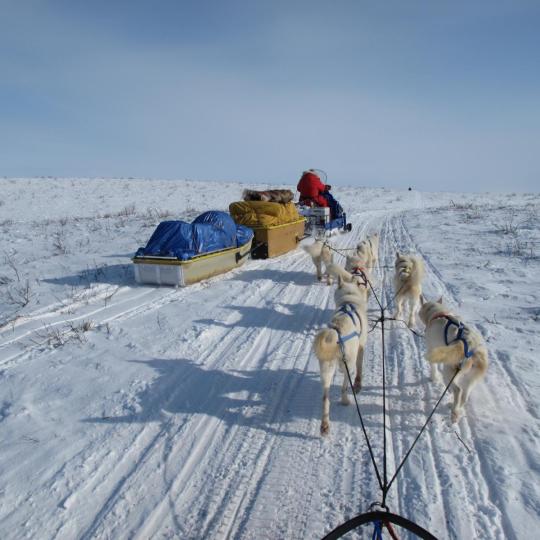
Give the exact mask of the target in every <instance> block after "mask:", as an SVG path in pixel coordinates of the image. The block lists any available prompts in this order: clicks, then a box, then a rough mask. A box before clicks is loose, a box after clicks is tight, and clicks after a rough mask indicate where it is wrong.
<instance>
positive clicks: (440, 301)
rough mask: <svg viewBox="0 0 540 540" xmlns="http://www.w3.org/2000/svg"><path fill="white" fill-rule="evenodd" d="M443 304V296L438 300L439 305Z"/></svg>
mask: <svg viewBox="0 0 540 540" xmlns="http://www.w3.org/2000/svg"><path fill="white" fill-rule="evenodd" d="M442 303H443V297H442V295H441V297H440V298H439V299H438V300H437V304H442Z"/></svg>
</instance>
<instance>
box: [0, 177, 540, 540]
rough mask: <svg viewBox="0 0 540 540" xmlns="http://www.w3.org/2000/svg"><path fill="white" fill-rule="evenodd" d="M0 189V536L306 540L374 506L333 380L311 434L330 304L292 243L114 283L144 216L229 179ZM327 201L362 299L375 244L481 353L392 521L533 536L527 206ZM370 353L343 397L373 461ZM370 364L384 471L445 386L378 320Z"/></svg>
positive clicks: (532, 250)
mask: <svg viewBox="0 0 540 540" xmlns="http://www.w3.org/2000/svg"><path fill="white" fill-rule="evenodd" d="M0 187H1V190H0V193H1V195H0V231H2V235H1V237H0V260H1V262H0V381H1V385H0V389H1V390H0V392H1V395H0V445H1V452H0V536H1V537H2V538H5V539H20V538H40V539H46V538H62V539H64V538H141V539H144V538H182V539H187V538H189V539H203V538H204V539H207V538H235V539H236V538H241V539H252V538H253V539H254V538H257V539H261V538H268V539H276V538H287V539H288V538H302V539H304V538H320V537H322V536H323V535H324V534H325V533H327V532H329V531H330V530H332V529H333V528H334V527H335V526H337V525H339V524H340V523H342V522H343V521H345V520H346V519H349V518H351V517H353V516H354V515H357V514H359V513H361V512H363V511H366V510H367V508H368V506H369V504H370V503H372V502H373V501H376V500H379V499H380V496H379V491H378V485H377V481H376V478H375V475H374V473H373V470H372V466H371V463H370V459H369V455H368V452H367V449H366V447H365V443H364V440H363V437H362V433H361V430H360V427H359V422H358V417H357V415H356V411H355V409H354V407H352V406H351V407H341V406H340V405H339V404H338V403H337V401H338V395H339V390H338V387H337V385H338V383H341V379H340V376H339V378H336V380H335V382H334V387H333V388H332V410H331V415H332V431H331V434H330V436H329V437H328V438H326V439H321V437H320V436H319V422H320V400H321V388H320V381H319V374H318V364H317V362H316V359H315V358H314V357H313V355H312V354H311V344H312V341H313V336H314V335H315V333H316V332H317V330H318V329H319V328H320V327H322V326H324V325H325V324H326V323H327V322H328V321H329V319H330V316H331V314H332V311H333V308H334V304H333V289H332V287H328V286H326V285H325V284H322V283H319V282H317V281H316V280H315V276H314V268H313V265H312V263H311V260H310V259H309V257H308V256H307V255H306V254H305V253H304V252H303V251H302V250H296V251H294V252H290V253H288V254H286V255H284V256H282V257H279V258H276V259H271V260H267V261H261V260H257V261H253V260H249V261H247V263H246V264H245V265H244V266H243V267H241V268H240V269H237V270H234V271H232V272H230V273H228V274H225V275H222V276H218V277H216V278H213V279H210V280H207V281H204V282H202V283H199V284H196V285H193V286H190V287H187V288H184V289H174V288H167V287H163V288H157V287H150V286H138V285H136V284H135V281H134V277H133V269H132V265H131V261H130V257H131V256H132V255H133V253H134V252H135V250H136V249H137V248H138V247H140V246H142V245H144V244H145V243H146V241H147V240H148V238H149V236H150V235H151V233H152V232H153V230H154V228H155V226H156V225H157V224H158V223H159V222H160V221H161V220H163V219H186V220H191V219H193V218H194V217H195V216H197V215H198V214H200V213H202V212H203V211H205V210H209V209H220V210H226V209H227V208H228V204H229V203H230V202H232V201H235V200H239V198H240V194H241V192H242V190H243V189H244V188H245V187H246V186H245V185H241V184H237V183H229V184H223V183H213V182H208V183H206V182H205V183H203V182H195V181H172V180H170V181H158V180H114V179H113V180H106V179H32V180H28V179H0ZM249 187H253V188H257V187H262V186H257V185H252V186H249ZM284 187H290V186H284ZM334 192H335V193H334V194H335V196H336V197H337V199H338V200H339V201H340V202H341V203H342V205H343V206H344V207H345V210H346V211H347V213H348V217H349V219H350V221H351V222H352V223H353V230H352V232H351V233H349V234H342V235H337V236H334V237H333V238H332V242H333V244H334V246H335V247H336V248H338V249H339V248H348V247H351V246H355V245H356V243H357V242H358V241H359V240H361V239H363V238H364V237H365V236H366V234H367V233H369V232H374V231H379V232H380V235H381V246H380V252H379V257H380V262H379V264H380V267H379V268H378V269H377V270H376V271H375V278H376V282H377V287H378V290H380V291H381V295H382V297H383V298H386V299H388V300H390V299H391V298H392V294H393V293H392V270H391V269H389V268H386V267H387V266H389V265H392V264H393V261H394V256H395V252H396V250H400V251H405V252H411V253H417V254H420V255H421V256H422V257H423V258H424V260H425V264H426V278H425V285H424V292H425V294H426V296H427V297H429V298H433V297H438V296H439V295H441V294H442V295H443V296H444V298H445V299H446V301H447V302H448V303H449V304H450V305H451V306H452V307H453V308H455V309H456V310H458V311H459V313H461V314H462V315H463V316H464V318H465V319H466V320H467V321H470V322H471V323H472V324H474V325H475V326H476V327H477V328H478V329H479V330H480V332H481V333H482V334H483V336H484V338H485V339H486V341H487V344H488V347H489V351H490V367H489V370H488V374H487V377H486V379H485V381H484V382H482V383H481V384H480V385H479V386H478V387H477V388H475V390H474V391H473V393H472V396H471V401H470V403H469V404H468V406H467V409H466V411H467V414H466V416H465V417H464V418H463V419H462V420H461V421H460V422H459V424H457V425H452V424H451V423H450V412H449V409H448V402H449V399H446V400H445V401H444V402H443V403H442V404H441V407H440V408H439V409H438V411H437V412H436V414H435V415H434V418H433V420H432V422H431V423H430V425H429V427H428V429H427V430H426V432H425V433H424V435H423V437H422V439H421V440H420V442H419V443H418V445H417V447H416V448H415V449H414V451H413V453H412V454H411V458H410V459H409V460H408V461H407V463H406V465H405V467H404V468H403V470H402V472H401V473H400V476H399V477H398V480H397V481H396V484H395V485H394V486H393V487H392V490H391V491H390V493H389V497H388V505H389V507H390V509H391V510H392V511H394V512H396V513H400V514H402V515H404V516H405V517H407V518H409V519H411V520H413V521H415V522H417V523H418V524H420V525H422V526H423V527H425V528H427V529H429V530H430V531H431V532H432V533H433V534H435V535H436V536H437V537H439V538H456V539H464V538H482V539H511V538H528V537H530V533H531V530H532V528H533V527H535V526H538V509H539V508H540V488H539V486H540V482H539V475H538V473H539V469H540V466H539V463H540V443H539V432H538V427H539V417H540V406H539V399H538V390H539V381H540V376H539V369H538V349H539V340H538V328H539V324H538V319H539V316H540V286H539V285H540V272H539V266H540V260H539V252H540V223H539V221H538V211H539V208H540V197H539V196H538V195H536V194H534V195H527V194H492V193H484V194H456V193H419V192H415V191H412V192H408V191H395V190H386V189H372V188H345V187H342V188H338V187H335V188H334ZM305 242H310V240H306V241H305ZM373 307H375V306H373ZM417 330H418V331H419V332H421V331H422V330H423V329H422V328H418V329H417ZM380 347H381V345H380V336H379V335H378V334H377V333H373V334H371V335H370V338H369V339H368V346H367V352H366V358H365V363H364V388H363V390H362V392H361V394H360V404H361V407H362V410H363V413H364V415H365V419H366V422H367V430H368V432H369V434H370V437H371V438H372V441H373V444H374V447H375V456H376V459H377V460H378V461H379V462H380V460H381V459H382V409H381V404H382V388H381V380H382V379H381V374H382V367H381V357H380ZM387 348H388V357H387V367H386V371H387V384H388V387H387V397H388V400H389V403H388V405H389V425H388V426H387V430H388V431H387V438H388V445H389V470H390V474H392V473H393V471H394V470H395V467H396V466H397V465H398V464H399V462H400V461H401V459H402V457H403V455H404V454H405V452H406V451H407V450H408V448H409V447H410V444H411V443H412V441H413V439H414V437H415V436H416V434H417V433H418V430H419V428H420V427H421V425H422V424H423V422H424V420H425V418H426V417H427V415H428V414H429V412H430V411H431V409H432V407H433V405H434V404H435V402H436V400H437V398H438V397H439V395H440V393H441V392H442V388H441V387H439V386H436V385H434V384H433V383H431V382H430V380H429V377H428V375H429V369H428V366H427V364H426V361H425V360H424V358H423V353H424V344H423V340H422V338H421V337H418V336H415V335H414V334H412V333H410V332H408V331H407V330H406V329H404V328H403V327H402V326H399V325H397V324H396V325H395V326H394V327H392V328H391V330H390V332H389V333H388V343H387ZM458 436H459V438H458ZM460 438H461V440H462V441H460ZM370 532H371V531H370ZM366 534H367V533H366ZM357 537H359V538H360V537H365V536H363V535H362V534H358V535H357Z"/></svg>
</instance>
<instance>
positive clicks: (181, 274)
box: [132, 239, 252, 287]
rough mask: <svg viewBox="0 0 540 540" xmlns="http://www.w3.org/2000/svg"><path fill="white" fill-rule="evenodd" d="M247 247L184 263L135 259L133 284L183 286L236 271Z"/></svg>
mask: <svg viewBox="0 0 540 540" xmlns="http://www.w3.org/2000/svg"><path fill="white" fill-rule="evenodd" d="M251 244H252V239H250V240H249V242H246V243H245V244H243V245H241V246H240V247H234V248H229V249H222V250H219V251H214V252H210V253H203V254H201V255H197V256H195V257H193V258H191V259H188V260H185V261H181V260H179V259H177V258H176V257H157V256H135V257H133V259H132V261H133V263H134V266H135V281H136V282H137V283H141V284H143V283H146V284H150V285H172V286H175V287H185V286H186V285H191V284H193V283H197V282H198V281H201V280H203V279H207V278H210V277H213V276H217V275H219V274H224V273H225V272H228V271H230V270H232V269H234V268H238V267H239V266H241V265H242V264H244V262H245V260H246V259H247V256H248V255H249V252H250V250H251Z"/></svg>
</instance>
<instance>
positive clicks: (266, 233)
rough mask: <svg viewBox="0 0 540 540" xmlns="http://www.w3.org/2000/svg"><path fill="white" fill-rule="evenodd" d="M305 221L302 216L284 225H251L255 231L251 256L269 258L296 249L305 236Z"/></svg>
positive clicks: (253, 257)
mask: <svg viewBox="0 0 540 540" xmlns="http://www.w3.org/2000/svg"><path fill="white" fill-rule="evenodd" d="M305 223H306V220H305V219H304V218H301V219H297V220H295V221H293V222H291V223H285V224H284V225H274V226H271V227H251V228H252V229H253V232H254V233H255V237H254V240H253V250H252V252H251V258H252V259H268V258H270V257H277V256H278V255H283V254H284V253H287V252H288V251H292V250H293V249H296V248H297V247H298V243H299V242H300V240H302V238H304V227H305Z"/></svg>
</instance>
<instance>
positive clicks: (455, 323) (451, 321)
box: [431, 313, 474, 358]
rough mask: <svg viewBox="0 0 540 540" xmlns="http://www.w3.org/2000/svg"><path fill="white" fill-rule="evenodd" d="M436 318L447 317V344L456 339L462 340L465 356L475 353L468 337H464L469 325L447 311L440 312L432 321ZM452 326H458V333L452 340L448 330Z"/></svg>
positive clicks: (445, 334)
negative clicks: (470, 346) (470, 347)
mask: <svg viewBox="0 0 540 540" xmlns="http://www.w3.org/2000/svg"><path fill="white" fill-rule="evenodd" d="M435 319H446V326H445V327H444V342H445V343H446V345H450V344H451V343H455V342H456V341H461V342H462V343H463V352H464V354H465V358H470V357H471V356H472V355H473V354H474V349H470V350H469V343H468V342H467V339H466V338H465V337H463V333H464V332H466V331H467V327H466V326H465V325H464V324H463V323H462V322H461V321H459V320H457V319H455V318H454V317H451V316H450V315H447V314H446V313H438V314H437V315H435V316H434V317H433V318H432V319H431V321H434V320H435ZM452 326H455V327H456V328H457V334H456V337H455V338H454V339H452V340H450V339H448V332H449V331H450V327H452Z"/></svg>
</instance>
